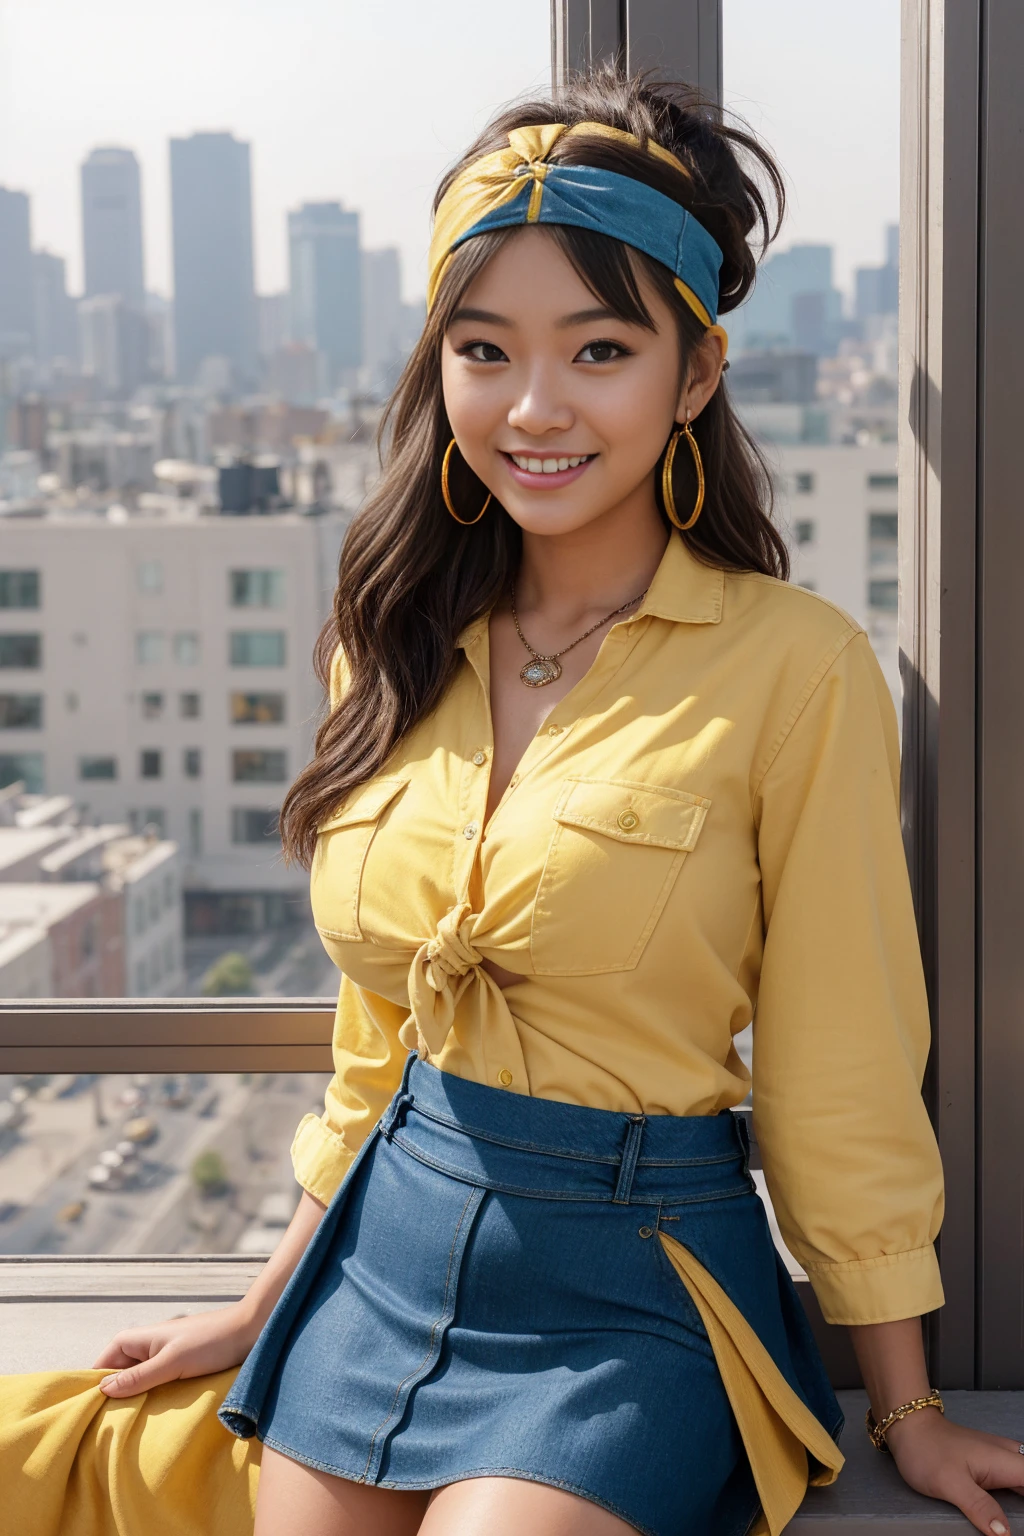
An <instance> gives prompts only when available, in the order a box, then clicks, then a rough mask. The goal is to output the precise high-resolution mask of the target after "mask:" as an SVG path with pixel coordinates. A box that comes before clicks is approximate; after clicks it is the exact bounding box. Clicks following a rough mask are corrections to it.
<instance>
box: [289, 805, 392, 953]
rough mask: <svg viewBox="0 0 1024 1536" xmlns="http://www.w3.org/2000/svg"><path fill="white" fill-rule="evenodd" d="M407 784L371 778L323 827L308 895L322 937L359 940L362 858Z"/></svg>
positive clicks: (318, 840)
mask: <svg viewBox="0 0 1024 1536" xmlns="http://www.w3.org/2000/svg"><path fill="white" fill-rule="evenodd" d="M405 784H406V781H405V779H374V780H373V781H372V783H370V784H365V785H363V786H362V788H360V789H358V790H356V792H355V794H354V795H353V796H352V798H351V799H350V800H349V801H348V802H347V804H346V805H345V806H344V807H343V808H342V809H341V810H340V811H338V812H337V813H336V814H335V815H333V816H329V817H328V818H327V820H326V821H325V822H323V823H322V825H321V827H320V829H319V832H318V834H317V843H316V854H315V856H314V859H313V868H312V871H311V874H310V892H309V893H310V902H311V904H312V907H313V920H314V922H315V923H316V926H317V932H318V933H320V934H321V935H322V937H323V938H325V939H350V940H360V939H362V937H363V932H362V929H361V928H360V926H359V893H360V887H361V886H362V880H363V867H364V865H365V863H366V856H367V854H368V853H369V851H370V844H371V843H372V842H373V838H374V834H375V833H376V831H377V827H378V825H379V823H380V819H381V817H382V816H383V814H384V812H385V811H386V810H387V808H388V806H389V805H391V803H392V801H393V800H394V799H395V798H396V796H397V795H398V794H399V792H400V791H401V790H403V789H404V788H405Z"/></svg>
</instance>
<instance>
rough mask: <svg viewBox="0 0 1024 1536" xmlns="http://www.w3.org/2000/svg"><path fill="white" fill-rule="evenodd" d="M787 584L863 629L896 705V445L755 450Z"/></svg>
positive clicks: (832, 445)
mask: <svg viewBox="0 0 1024 1536" xmlns="http://www.w3.org/2000/svg"><path fill="white" fill-rule="evenodd" d="M762 446H763V448H764V451H765V453H766V454H767V457H768V459H769V462H770V463H771V464H772V466H773V468H774V469H775V470H776V491H777V505H776V516H777V518H778V520H779V523H780V525H781V527H782V529H783V532H784V534H785V536H786V539H787V541H788V543H789V547H790V552H791V554H792V557H793V580H794V581H796V582H799V583H800V584H801V585H802V586H805V587H808V588H810V589H811V590H812V591H814V592H820V593H821V595H822V596H823V597H827V598H830V599H831V600H832V602H834V603H838V604H839V606H840V608H843V609H845V610H846V612H847V613H849V614H850V615H852V617H853V618H855V619H856V620H857V622H858V623H860V624H863V625H864V628H865V629H866V630H867V632H868V636H869V638H870V640H871V643H872V645H873V646H874V648H875V653H876V655H877V656H878V659H879V662H880V663H881V666H882V670H883V672H884V673H885V678H886V681H887V683H888V684H889V688H890V691H891V692H892V695H893V699H894V700H895V701H896V703H897V706H898V704H899V700H900V676H899V644H898V638H897V597H898V586H897V568H896V555H897V533H896V527H897V524H896V485H897V482H896V445H895V443H879V442H871V443H867V444H865V445H864V446H863V447H859V446H855V445H852V444H850V445H847V444H838V443H827V444H820V445H819V444H796V445H792V446H790V445H787V446H780V445H774V444H767V445H762Z"/></svg>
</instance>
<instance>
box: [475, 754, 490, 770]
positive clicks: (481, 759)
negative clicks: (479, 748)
mask: <svg viewBox="0 0 1024 1536" xmlns="http://www.w3.org/2000/svg"><path fill="white" fill-rule="evenodd" d="M473 761H474V763H476V766H477V767H478V768H482V767H483V765H484V763H486V761H487V753H486V752H474V753H473Z"/></svg>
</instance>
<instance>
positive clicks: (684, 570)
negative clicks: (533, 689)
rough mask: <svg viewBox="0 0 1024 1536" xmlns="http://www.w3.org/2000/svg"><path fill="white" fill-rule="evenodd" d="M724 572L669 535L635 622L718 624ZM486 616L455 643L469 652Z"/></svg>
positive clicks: (672, 535) (481, 630)
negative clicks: (649, 618) (650, 617)
mask: <svg viewBox="0 0 1024 1536" xmlns="http://www.w3.org/2000/svg"><path fill="white" fill-rule="evenodd" d="M724 592H725V572H724V571H722V570H720V569H719V568H718V567H717V566H711V565H703V564H702V563H701V561H699V560H698V559H696V558H695V556H693V555H692V554H691V553H690V551H689V549H688V548H687V547H686V544H685V543H684V541H683V540H682V539H681V538H679V537H678V535H677V534H675V533H672V534H670V535H669V541H668V543H667V544H666V545H665V553H664V554H663V555H662V557H661V561H660V563H659V565H658V569H657V570H656V571H655V573H654V578H653V580H652V581H651V584H650V586H649V587H648V588H647V596H646V597H645V598H644V600H643V602H642V603H641V604H640V606H639V608H638V609H637V610H636V613H635V614H633V615H632V617H633V618H634V619H639V618H641V617H643V615H644V614H652V615H653V616H654V617H655V618H658V619H670V620H671V621H672V622H673V623H675V624H720V623H721V620H722V597H723V593H724ZM488 618H489V615H488V614H486V613H485V614H481V616H480V618H478V619H474V620H473V622H472V624H467V625H466V627H465V629H464V630H463V631H462V633H461V634H460V635H459V638H458V640H457V641H456V642H455V643H456V646H461V647H462V648H463V649H464V650H466V651H469V650H470V649H471V648H472V646H473V644H474V642H475V641H478V640H479V639H480V637H481V635H482V634H483V633H484V632H485V631H486V628H487V623H488Z"/></svg>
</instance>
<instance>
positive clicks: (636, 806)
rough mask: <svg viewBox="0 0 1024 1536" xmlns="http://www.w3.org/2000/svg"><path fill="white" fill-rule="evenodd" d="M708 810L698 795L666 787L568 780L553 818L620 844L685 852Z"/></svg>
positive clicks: (702, 798) (706, 802)
mask: <svg viewBox="0 0 1024 1536" xmlns="http://www.w3.org/2000/svg"><path fill="white" fill-rule="evenodd" d="M710 805H711V801H710V800H705V799H704V797H703V796H702V795H689V794H687V793H686V791H685V790H682V789H669V788H668V787H667V786H666V787H662V786H654V785H650V784H634V783H631V782H630V781H629V780H628V779H567V780H566V782H565V784H564V785H563V788H562V793H561V794H560V795H559V797H558V803H557V805H556V806H555V809H554V818H555V820H556V821H560V822H561V823H562V825H563V826H566V827H581V828H583V829H585V830H586V831H588V832H600V833H602V834H603V835H604V836H605V837H614V838H615V839H616V840H617V841H618V842H620V843H638V844H644V843H646V844H648V845H649V846H651V847H654V848H675V849H678V850H679V851H680V852H689V851H690V849H692V848H693V847H694V846H695V845H696V842H697V838H698V837H699V836H700V829H701V827H702V826H703V825H704V818H705V816H706V815H707V813H708V810H709V808H710Z"/></svg>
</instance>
